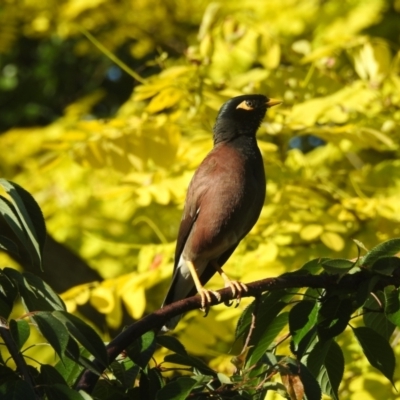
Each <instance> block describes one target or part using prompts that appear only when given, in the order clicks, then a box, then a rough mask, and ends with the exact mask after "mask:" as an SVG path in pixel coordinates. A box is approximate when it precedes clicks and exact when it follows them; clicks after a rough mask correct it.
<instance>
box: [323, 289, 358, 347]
mask: <svg viewBox="0 0 400 400" xmlns="http://www.w3.org/2000/svg"><path fill="white" fill-rule="evenodd" d="M352 312H353V308H352V302H351V300H350V299H349V298H345V299H342V300H341V299H339V298H338V297H337V296H332V297H330V298H328V299H327V300H325V301H324V303H323V304H322V306H321V308H320V311H319V315H318V321H319V322H318V337H319V338H320V340H321V341H322V342H324V341H326V340H328V339H331V338H333V337H335V336H337V335H339V334H340V333H342V332H343V331H344V329H345V328H346V326H347V324H348V323H349V320H350V317H351V314H352Z"/></svg>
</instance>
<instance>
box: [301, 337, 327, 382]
mask: <svg viewBox="0 0 400 400" xmlns="http://www.w3.org/2000/svg"><path fill="white" fill-rule="evenodd" d="M331 342H332V339H330V340H328V341H326V342H324V343H321V342H318V341H316V340H315V341H314V342H313V343H312V346H310V349H309V353H308V354H307V353H306V354H305V355H304V357H303V358H302V362H304V363H305V365H306V366H307V368H308V369H309V370H310V372H311V373H312V374H313V376H314V377H315V378H317V377H318V375H319V373H320V371H321V368H323V366H324V361H325V357H326V355H327V353H328V350H329V346H330V344H331Z"/></svg>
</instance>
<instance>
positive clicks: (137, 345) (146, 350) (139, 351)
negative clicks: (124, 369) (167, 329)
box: [126, 331, 156, 368]
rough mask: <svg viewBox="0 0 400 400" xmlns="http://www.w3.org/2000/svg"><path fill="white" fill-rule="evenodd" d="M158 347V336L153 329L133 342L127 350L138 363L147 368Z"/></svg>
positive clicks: (130, 356)
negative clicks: (156, 336)
mask: <svg viewBox="0 0 400 400" xmlns="http://www.w3.org/2000/svg"><path fill="white" fill-rule="evenodd" d="M155 349H156V338H155V333H154V332H153V331H149V332H146V333H145V334H144V335H142V336H141V337H140V338H139V339H137V340H136V341H135V342H134V343H133V344H131V345H130V346H129V347H128V348H127V349H126V352H127V353H128V356H129V358H130V359H131V360H132V361H133V362H134V363H135V364H137V365H139V366H140V367H142V368H145V367H146V365H147V364H148V363H149V361H150V359H151V357H152V356H153V353H154V351H155Z"/></svg>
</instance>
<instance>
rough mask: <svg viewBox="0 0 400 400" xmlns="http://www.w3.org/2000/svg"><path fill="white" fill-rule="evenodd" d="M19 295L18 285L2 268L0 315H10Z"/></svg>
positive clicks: (4, 316)
mask: <svg viewBox="0 0 400 400" xmlns="http://www.w3.org/2000/svg"><path fill="white" fill-rule="evenodd" d="M17 295H18V290H17V285H14V284H13V282H12V280H11V279H9V278H8V277H7V276H6V275H5V274H4V273H3V271H1V270H0V315H1V316H2V317H3V318H6V319H7V318H8V317H9V316H10V314H11V311H12V309H13V306H14V301H15V299H16V298H17Z"/></svg>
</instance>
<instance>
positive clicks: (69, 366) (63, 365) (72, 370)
mask: <svg viewBox="0 0 400 400" xmlns="http://www.w3.org/2000/svg"><path fill="white" fill-rule="evenodd" d="M71 340H73V339H71ZM78 353H79V349H78ZM78 357H79V356H78ZM55 368H56V370H57V371H58V372H59V373H60V375H61V376H62V377H63V379H65V381H66V382H67V384H68V385H69V386H72V385H73V384H74V383H75V382H76V380H77V378H78V377H79V376H80V374H81V372H82V370H83V367H82V366H81V365H79V364H78V363H77V362H75V361H74V360H72V359H71V357H70V358H67V357H64V358H63V359H62V360H60V361H59V362H58V363H57V364H56V366H55Z"/></svg>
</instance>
